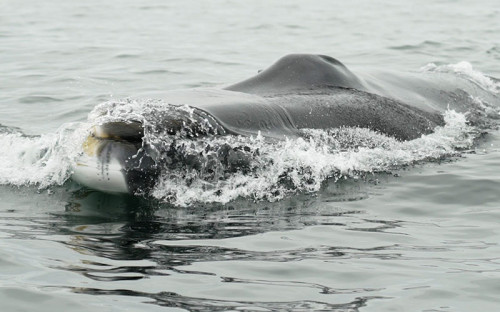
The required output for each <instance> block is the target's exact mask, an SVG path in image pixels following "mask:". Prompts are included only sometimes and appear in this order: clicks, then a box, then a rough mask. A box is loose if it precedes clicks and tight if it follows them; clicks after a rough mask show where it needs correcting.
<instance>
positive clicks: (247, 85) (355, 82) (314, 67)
mask: <svg viewBox="0 0 500 312" xmlns="http://www.w3.org/2000/svg"><path fill="white" fill-rule="evenodd" d="M327 86H328V87H332V86H333V87H341V88H352V89H359V90H365V87H364V86H363V83H362V81H361V80H360V79H359V78H358V77H357V76H356V75H354V74H353V73H352V72H351V71H350V70H349V69H348V68H347V67H346V66H345V65H344V64H342V63H341V62H340V61H338V60H336V59H335V58H333V57H330V56H327V55H314V54H290V55H286V56H284V57H282V58H280V59H279V60H278V61H276V63H274V64H273V65H271V66H270V67H269V68H267V69H265V70H263V71H261V72H259V73H258V74H257V75H256V76H254V77H251V78H249V79H247V80H244V81H242V82H239V83H236V84H233V85H231V86H229V87H226V88H225V89H227V90H231V91H239V92H245V93H254V94H262V95H267V94H279V93H283V92H288V91H292V90H293V91H296V90H305V89H312V88H321V87H327Z"/></svg>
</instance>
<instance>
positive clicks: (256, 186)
mask: <svg viewBox="0 0 500 312" xmlns="http://www.w3.org/2000/svg"><path fill="white" fill-rule="evenodd" d="M444 117H445V121H446V124H445V126H443V127H438V128H437V129H436V130H435V132H434V133H432V134H429V135H424V136H422V137H421V138H418V139H416V140H412V141H406V142H401V141H398V140H396V139H394V138H391V137H387V136H385V135H383V134H380V133H377V132H374V131H371V130H368V129H361V128H339V129H330V130H317V129H304V130H303V134H304V137H303V138H298V139H287V140H284V141H279V142H276V141H270V140H269V139H266V138H264V137H262V136H255V137H233V136H228V137H211V138H210V140H206V139H196V140H189V141H187V140H182V139H177V140H175V142H174V141H170V142H169V144H170V146H171V150H173V151H175V152H178V151H180V152H179V153H180V154H182V156H178V155H176V156H172V155H173V154H174V152H172V153H170V154H169V156H170V158H172V157H177V158H178V159H181V158H182V160H183V161H177V162H172V160H171V159H167V158H169V156H164V160H166V163H167V165H164V166H163V168H164V170H163V172H162V174H161V175H160V178H159V180H158V183H157V185H156V187H155V188H154V190H153V191H152V194H151V195H152V196H154V197H155V198H158V199H161V200H164V201H168V202H171V203H174V204H176V205H181V206H185V205H189V204H191V203H193V202H220V203H226V202H229V201H231V200H234V199H236V198H238V197H250V198H253V199H256V200H260V199H266V200H270V201H274V200H279V199H282V198H283V197H285V196H287V195H289V194H291V193H296V192H317V191H319V190H320V189H321V185H322V183H323V182H324V181H325V180H326V179H330V178H333V179H335V180H338V179H341V178H342V179H346V178H357V177H359V176H362V175H364V174H367V173H374V172H382V171H389V170H395V169H398V168H400V167H401V166H406V165H411V164H413V163H415V162H419V161H423V160H433V159H440V158H442V157H446V156H451V155H456V154H458V153H459V152H458V150H459V149H464V148H468V147H470V146H471V145H472V144H473V141H474V138H475V137H477V135H478V131H477V130H476V129H475V128H474V127H472V126H470V125H468V124H467V120H466V118H465V116H464V115H463V114H459V113H456V112H454V111H447V112H446V113H445V116H444ZM167 154H168V153H167ZM189 160H191V161H189ZM169 161H170V164H175V165H173V166H172V165H170V166H169V165H168V164H169ZM214 162H215V164H214ZM179 164H182V165H180V166H179Z"/></svg>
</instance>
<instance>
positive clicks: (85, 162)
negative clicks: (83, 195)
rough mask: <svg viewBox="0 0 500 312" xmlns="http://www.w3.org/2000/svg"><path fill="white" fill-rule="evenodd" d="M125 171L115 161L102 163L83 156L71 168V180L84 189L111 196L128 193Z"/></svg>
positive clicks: (94, 158)
mask: <svg viewBox="0 0 500 312" xmlns="http://www.w3.org/2000/svg"><path fill="white" fill-rule="evenodd" d="M125 174H126V173H125V169H124V168H123V165H122V164H121V163H120V162H119V161H118V160H116V159H111V160H110V161H108V162H106V163H104V162H102V161H101V160H100V159H99V158H97V157H92V156H88V155H83V156H82V157H81V158H80V159H79V160H78V162H77V163H76V164H75V166H74V167H73V174H72V179H73V180H74V181H76V182H78V183H80V184H82V185H84V186H86V187H89V188H91V189H95V190H98V191H101V192H105V193H111V194H126V193H130V190H129V186H128V183H127V179H126V175H125Z"/></svg>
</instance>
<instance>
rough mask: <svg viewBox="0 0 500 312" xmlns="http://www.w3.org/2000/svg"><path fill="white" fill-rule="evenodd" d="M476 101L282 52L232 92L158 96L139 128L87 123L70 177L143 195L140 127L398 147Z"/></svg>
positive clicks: (410, 76)
mask: <svg viewBox="0 0 500 312" xmlns="http://www.w3.org/2000/svg"><path fill="white" fill-rule="evenodd" d="M477 96H481V97H482V98H484V99H486V100H487V101H489V102H490V103H494V104H495V105H498V101H499V100H498V97H497V96H496V95H495V94H492V93H490V92H486V91H485V90H483V88H481V87H479V86H478V85H476V84H474V83H471V82H470V81H467V80H466V79H462V78H460V77H456V76H451V75H444V74H443V75H428V74H422V73H405V74H403V75H401V74H398V73H396V72H391V71H388V70H383V71H379V72H376V73H373V72H361V71H360V72H359V73H354V72H352V71H351V70H350V69H349V68H347V67H346V66H345V65H344V64H343V63H341V62H340V61H338V60H337V59H335V58H332V57H330V56H326V55H312V54H291V55H287V56H284V57H282V58H280V59H279V60H277V61H276V62H275V63H274V64H272V65H271V66H270V67H268V68H267V69H265V70H262V71H260V72H259V73H258V74H256V75H255V76H253V77H250V78H248V79H246V80H243V81H240V82H237V83H234V84H230V85H225V86H221V87H214V88H194V89H184V90H172V91H166V92H164V93H162V94H161V95H159V96H158V98H159V99H161V100H162V101H163V103H165V104H164V107H163V106H161V105H160V107H159V108H157V109H156V111H155V114H151V116H150V117H151V118H150V119H148V120H147V122H144V120H142V121H141V120H134V119H130V120H118V121H110V122H105V123H100V124H97V125H94V126H93V127H92V128H91V129H90V130H89V134H88V137H87V138H86V140H85V142H84V143H83V145H82V152H81V157H80V158H79V159H78V160H77V161H76V163H75V165H74V167H73V173H72V179H73V180H74V181H76V182H78V183H80V184H82V185H84V186H86V187H89V188H92V189H95V190H98V191H103V192H107V193H129V194H144V193H146V192H147V190H148V189H150V188H151V187H153V186H154V184H155V180H156V178H157V176H158V172H159V169H161V168H159V167H160V166H161V164H159V162H158V161H157V155H158V153H161V152H162V151H158V150H153V149H152V148H148V146H147V142H146V141H145V139H144V136H145V130H146V128H147V127H156V128H155V129H163V130H164V131H163V133H166V134H167V135H172V136H175V135H178V134H179V133H181V132H182V133H183V135H185V136H186V137H192V138H195V137H196V138H198V139H199V138H203V137H207V139H208V137H210V136H255V135H261V136H263V137H266V138H268V139H269V140H285V139H290V138H297V137H301V136H302V135H303V132H302V130H303V129H332V128H342V127H359V128H367V129H370V130H373V131H375V132H378V133H381V134H384V135H387V136H389V137H393V138H395V139H397V140H401V141H408V140H413V139H416V138H419V137H421V136H422V135H425V134H429V133H432V132H433V131H434V129H435V128H436V127H438V126H442V125H443V124H444V120H443V112H444V111H445V110H446V109H449V108H450V107H451V108H452V109H454V110H456V111H458V112H466V111H468V110H469V109H470V108H471V107H472V106H473V105H474V98H475V97H477ZM172 107H176V108H179V107H183V108H185V110H180V112H184V111H185V113H184V114H183V113H180V112H179V110H177V111H175V112H173V111H172V109H171V108H172ZM163 108H164V110H163ZM233 154H234V153H233ZM233 156H234V155H233ZM234 157H235V158H236V159H237V158H238V154H236V155H235V156H234ZM234 157H233V158H234ZM226 158H227V155H226ZM182 161H187V160H186V159H183V160H182ZM236 162H238V160H236Z"/></svg>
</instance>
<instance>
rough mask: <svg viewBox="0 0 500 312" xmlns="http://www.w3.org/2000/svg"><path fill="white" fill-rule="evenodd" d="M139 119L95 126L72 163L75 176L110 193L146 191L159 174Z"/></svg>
mask: <svg viewBox="0 0 500 312" xmlns="http://www.w3.org/2000/svg"><path fill="white" fill-rule="evenodd" d="M143 135H144V134H143V127H142V124H141V123H139V122H134V121H131V122H109V123H105V124H102V125H97V126H94V127H93V128H92V129H91V131H90V134H89V135H88V137H87V138H86V140H85V142H84V143H83V146H82V150H83V152H82V155H81V157H80V158H79V159H78V160H77V162H76V164H75V165H74V167H73V175H72V179H73V180H75V181H77V182H79V183H80V184H83V185H85V186H87V187H90V188H92V189H96V190H99V191H103V192H107V193H130V194H136V193H140V192H145V191H147V189H149V188H150V187H152V185H153V184H154V181H155V178H156V176H157V170H156V165H155V162H154V160H153V159H152V158H151V157H150V156H149V155H148V154H147V153H146V152H145V149H144V146H143Z"/></svg>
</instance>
